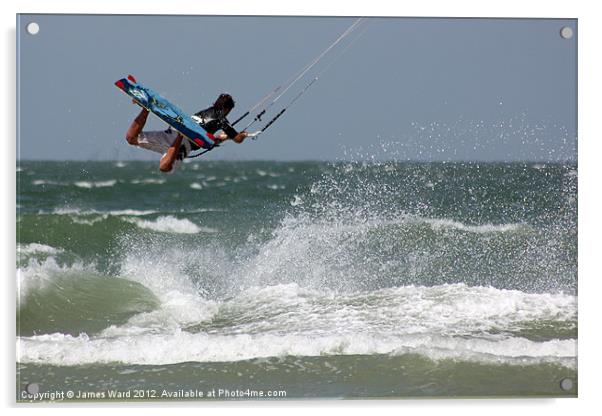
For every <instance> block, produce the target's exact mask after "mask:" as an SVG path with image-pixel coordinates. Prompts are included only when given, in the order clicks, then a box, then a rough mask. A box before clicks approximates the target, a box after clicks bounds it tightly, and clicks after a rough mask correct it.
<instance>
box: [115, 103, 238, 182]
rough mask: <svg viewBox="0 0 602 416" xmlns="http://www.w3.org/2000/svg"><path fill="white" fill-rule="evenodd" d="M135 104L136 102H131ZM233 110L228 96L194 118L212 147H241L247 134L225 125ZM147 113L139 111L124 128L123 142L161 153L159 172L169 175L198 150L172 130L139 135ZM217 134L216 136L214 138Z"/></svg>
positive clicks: (144, 132)
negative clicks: (211, 137)
mask: <svg viewBox="0 0 602 416" xmlns="http://www.w3.org/2000/svg"><path fill="white" fill-rule="evenodd" d="M134 103H135V104H137V103H136V101H134ZM233 108H234V100H233V99H232V96H231V95H230V94H220V96H219V97H218V98H217V100H215V103H213V105H212V106H211V107H209V108H206V109H205V110H201V111H199V112H198V113H196V114H195V116H196V121H198V123H199V125H200V126H201V127H202V128H203V129H205V131H206V132H207V133H210V134H212V135H214V137H215V138H214V141H215V144H219V143H222V142H224V141H226V140H228V139H231V140H234V141H235V142H236V143H242V142H243V141H244V139H245V138H246V137H247V132H245V131H242V132H240V133H238V132H237V131H236V130H235V129H234V128H233V127H232V126H231V125H230V123H229V122H228V119H226V116H227V115H228V114H229V113H230V111H232V109H233ZM148 113H149V111H148V110H147V109H146V108H143V109H142V110H141V111H140V114H138V116H137V117H136V118H135V119H134V121H132V124H131V125H130V127H129V128H128V130H127V132H126V134H125V139H126V140H127V142H128V143H129V144H131V145H132V146H138V147H141V148H143V149H148V150H151V151H153V152H157V153H161V154H162V155H163V156H162V157H161V161H160V162H159V169H160V170H161V172H171V171H172V170H173V168H174V166H175V165H176V162H177V161H178V160H183V159H184V158H185V157H186V156H188V154H189V153H190V152H191V151H193V150H198V149H200V147H199V146H197V145H196V144H194V143H193V142H191V141H190V140H186V139H184V137H183V136H182V135H181V134H180V133H179V132H178V131H176V130H174V129H173V128H171V127H169V128H168V129H167V130H163V131H142V129H143V128H144V125H145V124H146V119H147V117H148ZM218 131H220V133H219V134H215V133H217V132H218Z"/></svg>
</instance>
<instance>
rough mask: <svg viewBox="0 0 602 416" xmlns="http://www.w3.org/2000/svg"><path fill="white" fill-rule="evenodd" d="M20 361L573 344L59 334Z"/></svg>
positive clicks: (540, 353) (466, 351)
mask: <svg viewBox="0 0 602 416" xmlns="http://www.w3.org/2000/svg"><path fill="white" fill-rule="evenodd" d="M19 341H20V342H19V343H18V344H17V358H18V360H19V362H22V363H40V364H41V363H44V364H51V365H85V364H99V363H115V362H118V363H125V364H139V365H163V364H174V363H182V362H190V361H196V362H216V361H218V362H219V361H240V360H248V359H253V358H267V357H284V356H323V355H373V354H393V355H395V354H404V353H417V354H422V355H426V356H427V357H429V358H432V359H435V360H440V359H446V358H453V359H462V360H467V361H476V362H486V363H496V364H503V363H517V364H521V365H525V364H535V363H540V362H552V363H558V364H561V365H565V366H567V367H573V366H575V364H576V363H575V348H576V341H574V340H552V341H547V342H534V341H529V340H526V339H522V338H518V339H517V338H515V339H510V340H505V341H489V340H480V339H468V340H467V339H463V338H441V337H436V336H430V335H424V336H407V337H390V336H389V337H387V336H378V337H375V336H374V335H372V334H365V333H359V334H354V335H350V334H348V335H324V336H320V337H316V336H304V335H297V334H287V335H283V334H234V335H227V336H223V335H208V334H204V333H189V332H185V331H181V330H174V331H172V332H170V333H166V334H160V335H157V334H148V333H144V334H138V335H129V336H121V337H118V338H114V337H110V336H107V337H97V338H89V337H88V336H87V335H85V334H82V335H80V336H77V337H73V336H71V335H64V334H60V333H55V334H49V335H38V336H33V337H28V338H20V340H19Z"/></svg>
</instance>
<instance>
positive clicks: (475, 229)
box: [416, 218, 526, 234]
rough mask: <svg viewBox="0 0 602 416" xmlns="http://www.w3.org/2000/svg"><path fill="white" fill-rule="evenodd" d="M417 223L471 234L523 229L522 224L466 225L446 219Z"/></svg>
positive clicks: (419, 220) (435, 228)
mask: <svg viewBox="0 0 602 416" xmlns="http://www.w3.org/2000/svg"><path fill="white" fill-rule="evenodd" d="M416 220H417V221H418V222H421V221H424V222H426V223H428V224H429V225H430V226H431V227H432V228H433V229H434V230H441V229H445V228H453V229H456V230H461V231H468V232H471V233H479V234H482V233H497V232H507V231H516V230H518V229H520V228H525V227H526V226H525V225H524V224H480V225H466V224H463V223H461V222H459V221H453V220H448V219H437V218H436V219H420V218H416Z"/></svg>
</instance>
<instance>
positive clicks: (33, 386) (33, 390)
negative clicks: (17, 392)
mask: <svg viewBox="0 0 602 416" xmlns="http://www.w3.org/2000/svg"><path fill="white" fill-rule="evenodd" d="M25 391H26V392H27V393H29V394H38V393H39V392H40V386H39V385H38V383H29V384H28V385H27V386H25Z"/></svg>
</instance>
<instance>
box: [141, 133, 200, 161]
mask: <svg viewBox="0 0 602 416" xmlns="http://www.w3.org/2000/svg"><path fill="white" fill-rule="evenodd" d="M177 137H178V132H177V131H176V130H174V129H167V130H161V131H143V132H141V133H140V134H139V135H138V138H137V139H138V147H141V148H143V149H147V150H150V151H152V152H156V153H160V154H162V155H165V153H167V149H169V148H170V147H171V145H172V144H173V143H174V142H175V141H176V138H177ZM191 150H192V148H191V146H190V142H189V141H188V140H187V139H183V140H182V145H181V146H180V154H181V155H182V157H186V156H188V154H189V153H190V151H191ZM178 159H179V158H178Z"/></svg>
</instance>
